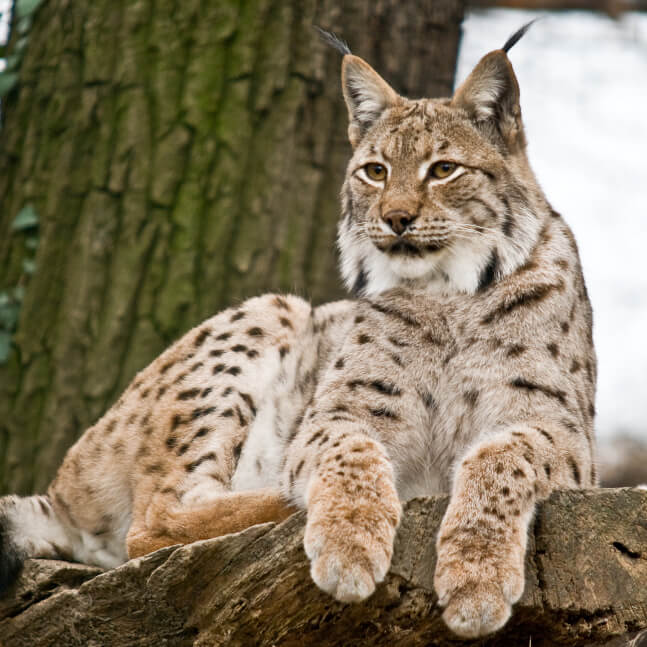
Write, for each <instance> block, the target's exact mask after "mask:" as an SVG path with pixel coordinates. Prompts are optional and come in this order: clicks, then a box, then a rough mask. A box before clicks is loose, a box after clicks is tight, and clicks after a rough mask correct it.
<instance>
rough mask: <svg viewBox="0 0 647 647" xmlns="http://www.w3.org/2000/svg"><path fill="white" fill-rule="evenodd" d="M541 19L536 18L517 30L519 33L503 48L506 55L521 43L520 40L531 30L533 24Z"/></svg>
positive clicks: (507, 41)
mask: <svg viewBox="0 0 647 647" xmlns="http://www.w3.org/2000/svg"><path fill="white" fill-rule="evenodd" d="M537 20H539V18H535V19H534V20H531V21H530V22H527V23H526V24H525V25H524V26H523V27H522V28H521V29H517V31H515V32H514V34H512V36H510V38H508V40H506V42H505V45H504V46H503V47H502V48H501V49H502V50H503V51H504V52H505V53H506V54H507V53H508V52H509V51H510V50H511V49H512V48H513V47H514V46H515V45H516V44H517V43H518V42H519V40H520V39H521V38H522V36H523V35H524V34H525V33H526V32H527V31H528V30H529V29H530V27H531V26H532V24H533V23H534V22H537Z"/></svg>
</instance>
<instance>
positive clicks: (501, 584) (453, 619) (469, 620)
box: [434, 541, 524, 638]
mask: <svg viewBox="0 0 647 647" xmlns="http://www.w3.org/2000/svg"><path fill="white" fill-rule="evenodd" d="M448 544H449V545H448ZM506 548H507V549H508V550H506ZM496 550H497V554H492V552H493V548H492V546H487V545H484V544H483V543H481V544H480V546H478V547H477V546H475V545H470V544H469V543H466V544H465V545H460V542H459V541H454V542H445V543H444V544H443V545H442V547H441V548H440V549H439V551H438V563H437V564H436V574H435V578H434V585H435V588H436V593H437V594H438V604H439V605H440V606H441V607H445V611H444V613H443V620H444V621H445V623H446V624H447V626H448V627H449V628H450V629H451V630H452V631H453V632H454V633H456V634H457V635H459V636H462V637H464V638H477V637H479V636H484V635H486V634H489V633H492V632H494V631H497V629H500V628H501V627H503V625H504V624H505V623H506V622H507V621H508V618H510V614H511V612H512V605H513V604H514V603H515V602H516V601H517V600H518V599H519V598H520V597H521V594H522V593H523V587H524V577H523V554H522V555H521V558H519V551H518V550H515V548H513V547H510V546H508V547H506V546H505V545H502V546H501V545H499V546H497V547H496ZM499 551H500V552H499Z"/></svg>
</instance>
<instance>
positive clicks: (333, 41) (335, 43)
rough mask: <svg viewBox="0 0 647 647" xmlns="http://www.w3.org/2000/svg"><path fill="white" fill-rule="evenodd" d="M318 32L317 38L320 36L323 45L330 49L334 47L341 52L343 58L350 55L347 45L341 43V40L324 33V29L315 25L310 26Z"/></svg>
mask: <svg viewBox="0 0 647 647" xmlns="http://www.w3.org/2000/svg"><path fill="white" fill-rule="evenodd" d="M312 26H313V27H314V28H315V29H316V30H317V31H318V32H319V36H321V40H323V42H324V43H326V44H327V45H330V46H331V47H334V48H335V49H336V50H337V51H338V52H341V53H342V54H343V55H344V56H346V54H350V53H351V51H350V47H348V44H347V43H346V42H345V41H343V40H342V39H341V38H339V37H338V36H336V35H335V34H333V33H332V32H331V31H326V30H325V29H322V28H321V27H319V26H317V25H312Z"/></svg>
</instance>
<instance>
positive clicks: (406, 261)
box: [383, 249, 445, 279]
mask: <svg viewBox="0 0 647 647" xmlns="http://www.w3.org/2000/svg"><path fill="white" fill-rule="evenodd" d="M444 254H445V250H442V249H440V250H438V251H437V252H433V253H431V254H425V256H423V257H415V256H386V255H385V254H383V256H385V260H386V262H387V263H388V264H389V266H390V268H391V271H392V272H393V273H394V274H397V275H398V276H399V277H401V278H403V279H420V278H423V277H425V276H428V275H432V274H435V273H436V272H437V270H438V265H439V262H440V260H441V258H442V257H443V256H444Z"/></svg>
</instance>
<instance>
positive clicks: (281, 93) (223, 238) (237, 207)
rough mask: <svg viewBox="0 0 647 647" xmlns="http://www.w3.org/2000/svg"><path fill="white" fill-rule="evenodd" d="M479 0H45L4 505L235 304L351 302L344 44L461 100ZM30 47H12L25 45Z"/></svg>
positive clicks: (3, 148)
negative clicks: (335, 39) (343, 190)
mask: <svg viewBox="0 0 647 647" xmlns="http://www.w3.org/2000/svg"><path fill="white" fill-rule="evenodd" d="M462 10H463V7H462V0H424V1H423V2H408V3H401V2H399V1H398V0H377V1H376V0H349V1H347V2H346V1H345V2H343V3H338V2H334V1H333V0H305V1H302V0H252V1H247V2H245V1H243V0H229V1H218V2H203V1H201V0H183V1H182V2H176V1H174V0H127V1H125V0H77V1H75V2H71V1H70V0H45V2H44V3H43V5H42V6H41V7H40V9H39V10H38V12H37V13H36V16H35V19H34V22H33V26H32V28H31V31H30V34H29V39H28V45H27V47H26V49H25V53H24V57H23V59H22V63H21V66H20V70H19V83H18V85H17V86H16V87H15V88H14V90H12V91H11V93H10V94H9V95H8V96H7V97H6V98H5V99H3V105H2V111H3V118H4V124H3V128H2V131H1V132H0V277H1V278H0V290H2V289H4V288H12V287H14V286H16V285H19V284H20V285H23V284H25V278H26V277H25V276H24V272H23V268H22V261H23V260H24V257H25V245H24V243H25V240H24V235H23V234H22V233H21V232H12V230H11V224H12V222H13V221H14V218H15V217H16V214H17V213H19V212H20V210H21V209H22V208H23V207H25V206H27V205H31V206H33V208H34V209H35V211H36V213H37V214H38V217H39V221H40V225H39V238H40V240H39V245H38V252H37V255H36V270H35V273H34V274H33V276H32V277H31V279H30V280H29V283H28V284H27V290H26V295H25V298H24V301H23V303H22V309H21V313H20V320H19V324H18V329H17V331H16V334H15V335H14V338H13V343H14V347H15V349H14V351H13V353H12V354H11V356H10V358H9V360H8V362H7V363H6V364H5V365H4V366H0V492H2V491H14V492H19V493H28V492H31V491H34V490H35V491H41V490H42V489H43V488H44V487H45V485H46V484H47V483H48V481H49V480H50V478H51V477H52V475H53V472H54V471H55V469H56V467H57V466H58V464H59V462H60V460H61V457H62V455H63V453H64V452H65V451H66V449H67V448H68V447H69V445H70V444H71V443H72V442H73V441H74V440H75V439H76V438H77V437H78V435H79V434H80V433H81V432H82V431H83V430H84V429H85V428H86V427H87V426H88V425H89V424H91V423H93V422H94V421H95V420H96V419H97V418H98V416H99V415H100V414H102V413H103V411H105V409H106V408H107V406H108V405H109V404H111V403H112V402H113V401H114V400H115V399H116V397H117V396H118V395H119V393H120V392H121V391H122V390H123V388H124V387H125V386H126V385H127V383H128V382H129V381H130V379H131V378H132V376H133V375H134V373H135V372H136V371H137V370H138V369H140V368H142V367H143V366H145V365H146V364H147V363H148V362H149V361H150V360H151V359H152V358H154V357H155V356H156V355H157V354H159V353H160V352H161V350H163V349H164V348H165V347H166V346H167V345H168V344H169V343H170V342H171V341H172V340H173V339H175V338H176V337H177V336H178V335H179V334H181V333H182V332H184V331H185V330H187V329H188V328H189V327H191V326H192V325H195V324H196V323H198V322H199V321H200V320H202V319H204V318H206V317H207V316H210V315H211V314H213V313H214V312H216V311H218V310H219V309H221V308H222V307H224V306H226V305H229V304H231V303H235V302H237V301H239V300H240V299H242V298H244V297H247V296H249V295H253V294H258V293H261V292H264V291H268V290H282V291H290V292H296V293H300V294H303V295H305V296H307V297H309V298H311V299H313V300H314V301H315V302H320V301H323V300H328V299H332V298H335V297H338V296H339V295H340V294H341V285H340V282H339V280H338V278H337V271H336V267H335V265H336V259H335V253H334V235H335V224H336V221H337V214H338V198H337V196H338V192H339V187H340V185H341V179H342V176H343V170H344V167H345V163H346V160H347V159H348V154H349V147H348V144H347V142H346V135H345V131H346V124H347V119H346V111H345V108H344V106H343V103H342V101H341V92H340V87H339V65H340V57H339V54H338V53H337V52H334V51H333V50H331V49H329V48H327V47H326V46H324V45H323V44H322V43H321V42H320V40H319V39H318V37H317V36H316V34H315V32H314V30H313V29H312V27H311V25H312V24H313V23H314V24H318V25H321V26H322V27H324V28H327V29H332V30H335V31H336V32H337V33H339V34H340V35H341V36H343V37H344V38H345V39H347V40H348V42H349V43H350V44H351V45H352V47H353V50H354V51H355V52H356V53H358V54H360V55H362V56H364V57H365V58H367V59H368V60H369V61H371V63H373V64H374V65H375V66H376V67H377V68H378V69H379V70H380V72H381V73H383V74H384V76H385V77H386V78H387V79H389V80H390V81H391V82H392V83H393V84H394V86H395V87H397V88H398V89H399V90H400V91H402V92H403V93H405V94H409V95H412V96H416V95H418V96H420V95H431V96H442V95H448V94H449V93H450V91H451V86H452V79H453V75H454V67H455V61H456V53H457V47H458V37H459V29H460V20H461V18H462ZM16 39H17V36H15V37H14V38H13V40H12V43H10V51H11V48H12V47H14V46H15V44H16V43H15V41H16Z"/></svg>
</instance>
